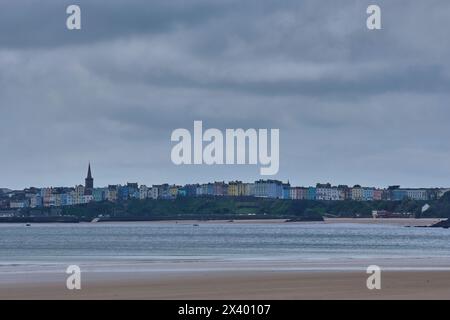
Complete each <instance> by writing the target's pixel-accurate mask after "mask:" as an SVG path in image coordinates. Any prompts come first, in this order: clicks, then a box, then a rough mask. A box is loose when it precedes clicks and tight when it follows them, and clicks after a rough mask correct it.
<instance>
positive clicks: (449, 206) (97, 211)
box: [22, 193, 450, 221]
mask: <svg viewBox="0 0 450 320" xmlns="http://www.w3.org/2000/svg"><path fill="white" fill-rule="evenodd" d="M426 203H428V204H429V205H431V208H430V209H429V210H428V211H426V212H425V213H424V214H422V213H421V209H422V207H423V206H424V205H425V204H426ZM372 210H387V211H390V212H398V213H410V214H412V215H413V216H415V217H417V218H421V217H423V218H426V217H440V218H443V217H450V193H448V194H445V195H444V196H443V197H442V198H441V199H440V200H436V201H428V202H425V201H414V200H404V201H350V200H348V201H310V200H280V199H261V198H253V197H201V198H190V197H189V198H188V197H186V198H178V199H175V200H152V199H146V200H137V199H133V200H129V201H124V202H119V203H111V202H106V201H105V202H92V203H89V204H86V205H78V206H71V207H61V208H53V209H27V210H24V211H22V215H23V216H38V215H44V216H55V215H59V216H61V215H62V216H71V217H76V218H77V219H79V220H81V221H90V220H92V219H93V218H96V217H99V216H102V217H103V218H102V220H108V219H112V220H121V221H127V220H166V219H168V220H170V219H177V220H181V219H198V220H206V219H221V220H224V219H230V220H232V219H261V218H265V219H274V218H279V219H290V220H293V221H320V220H322V217H323V216H329V217H371V214H372Z"/></svg>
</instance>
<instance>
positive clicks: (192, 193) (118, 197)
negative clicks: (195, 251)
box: [0, 162, 450, 210]
mask: <svg viewBox="0 0 450 320" xmlns="http://www.w3.org/2000/svg"><path fill="white" fill-rule="evenodd" d="M94 181H95V180H94V176H93V174H92V170H91V163H90V162H89V164H88V169H87V174H86V178H85V184H84V185H81V184H80V185H76V186H75V187H42V188H26V189H23V190H7V189H0V209H1V210H8V209H10V210H20V209H25V208H41V207H44V208H46V207H62V206H73V205H80V204H88V203H91V202H103V201H109V202H118V201H119V202H120V201H127V200H131V199H140V200H145V199H153V200H174V199H177V198H183V197H205V196H214V197H254V198H269V199H285V200H311V201H345V200H352V201H402V200H406V199H409V200H419V201H431V200H436V199H439V198H440V197H442V196H443V195H444V194H445V193H446V192H448V191H450V188H404V187H401V185H391V186H388V187H386V188H376V187H371V186H363V185H353V186H348V185H344V184H340V185H331V184H330V183H317V184H316V185H315V186H295V185H291V183H290V182H289V181H286V182H283V181H280V180H275V179H259V180H255V181H253V182H243V181H241V180H233V181H227V182H225V181H210V182H207V183H191V184H184V185H177V184H170V183H163V184H152V185H151V186H150V185H149V186H147V185H146V184H139V183H138V182H132V183H130V182H127V183H126V184H124V185H122V184H111V185H108V186H103V187H96V186H95V184H94Z"/></svg>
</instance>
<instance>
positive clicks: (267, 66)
mask: <svg viewBox="0 0 450 320" xmlns="http://www.w3.org/2000/svg"><path fill="white" fill-rule="evenodd" d="M378 2H379V3H380V5H381V7H382V9H383V30H381V31H379V32H373V33H372V32H368V31H367V30H366V29H365V17H366V15H365V7H366V6H367V4H369V1H348V0H346V1H343V0H342V1H331V0H330V1H320V2H318V1H299V0H295V1H294V0H292V1H283V2H280V1H259V0H258V1H257V0H250V1H227V0H223V1H209V0H208V1H207V0H192V1H190V2H186V1H181V0H180V1H138V0H134V1H107V2H106V1H100V0H95V1H80V2H78V4H80V5H81V7H82V12H83V30H82V31H81V32H68V31H67V30H65V29H64V26H65V17H66V15H65V14H64V11H65V7H66V5H67V4H69V2H68V1H58V2H55V1H40V2H36V1H22V2H21V5H19V4H18V3H15V2H8V3H7V4H5V6H4V7H2V11H1V12H0V39H1V41H0V115H1V116H0V148H1V150H2V157H1V158H2V160H1V163H2V165H1V166H0V187H25V186H29V185H36V186H44V185H73V184H75V183H80V182H82V178H83V175H84V173H85V166H86V163H87V162H88V161H91V162H93V168H94V176H95V178H96V183H98V184H99V185H105V184H108V183H120V182H126V181H127V180H129V181H139V182H141V183H147V184H151V183H160V182H173V183H188V182H194V181H210V180H219V179H220V180H231V179H242V180H253V179H256V178H259V176H258V168H256V167H250V166H243V167H239V166H238V167H186V166H185V167H183V166H181V167H175V166H174V165H172V163H171V162H170V159H169V156H170V148H171V143H170V133H171V131H172V130H173V129H176V128H180V127H184V128H188V129H190V128H192V125H193V121H194V120H203V121H204V125H205V126H206V127H216V128H221V129H225V128H237V127H242V128H248V127H255V128H279V129H280V131H281V168H280V173H279V175H278V176H277V178H280V179H285V180H286V179H290V180H291V182H292V183H298V184H305V185H308V184H313V183H315V182H318V181H323V182H325V181H330V182H334V183H348V184H353V183H362V184H366V185H378V186H385V185H387V184H393V183H399V184H403V185H409V186H421V185H423V186H436V185H439V186H440V185H443V186H445V185H446V184H447V181H448V179H447V177H448V176H449V175H450V165H449V164H448V163H449V162H448V156H449V153H448V150H449V147H450V145H449V142H448V139H446V136H448V135H449V134H450V129H449V126H448V122H449V120H450V110H449V109H448V100H449V96H450V94H449V93H450V92H449V90H448V88H450V83H449V78H450V68H449V61H448V59H447V57H448V56H449V54H450V40H449V39H448V36H447V18H448V16H449V14H450V4H449V3H448V1H444V0H433V1H428V2H426V4H425V2H423V1H395V2H392V1H382V0H380V1H378ZM70 3H72V2H70Z"/></svg>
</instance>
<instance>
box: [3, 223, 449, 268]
mask: <svg viewBox="0 0 450 320" xmlns="http://www.w3.org/2000/svg"><path fill="white" fill-rule="evenodd" d="M370 257H384V258H390V257H393V258H399V257H405V258H415V257H419V258H426V257H439V258H443V257H445V258H448V257H450V230H445V229H429V228H404V227H400V226H387V225H364V224H288V223H286V224H275V223H274V224H233V223H223V224H221V223H204V224H202V223H200V224H199V226H194V225H192V224H185V223H178V224H175V223H140V224H137V223H116V224H103V223H98V224H42V225H41V224H34V225H32V226H31V227H25V226H24V225H13V224H8V225H5V224H3V225H0V264H3V265H5V264H7V263H12V262H18V263H20V262H22V263H23V262H30V261H41V262H42V261H48V262H58V261H65V260H69V259H75V258H76V259H79V260H80V259H81V260H83V259H84V260H86V261H89V260H90V259H92V260H94V259H96V260H98V259H145V260H150V261H151V260H155V261H160V260H163V261H164V260H165V259H168V260H169V259H170V260H172V261H173V260H174V259H175V260H176V259H180V260H181V259H225V260H226V259H248V260H251V259H262V260H264V259H328V258H370Z"/></svg>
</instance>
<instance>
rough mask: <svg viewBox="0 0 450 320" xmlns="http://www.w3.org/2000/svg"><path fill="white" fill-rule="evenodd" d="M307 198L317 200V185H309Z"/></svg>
mask: <svg viewBox="0 0 450 320" xmlns="http://www.w3.org/2000/svg"><path fill="white" fill-rule="evenodd" d="M306 199H307V200H316V188H315V187H309V188H308V193H307V195H306Z"/></svg>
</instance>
